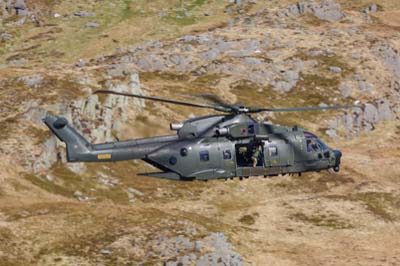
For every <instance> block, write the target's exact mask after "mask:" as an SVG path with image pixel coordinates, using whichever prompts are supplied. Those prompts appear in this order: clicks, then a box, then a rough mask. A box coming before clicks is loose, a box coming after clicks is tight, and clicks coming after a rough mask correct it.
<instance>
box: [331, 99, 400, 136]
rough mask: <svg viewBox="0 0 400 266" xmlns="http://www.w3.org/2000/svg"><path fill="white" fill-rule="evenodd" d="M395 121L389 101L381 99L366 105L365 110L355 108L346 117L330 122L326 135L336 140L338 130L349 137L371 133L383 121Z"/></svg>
mask: <svg viewBox="0 0 400 266" xmlns="http://www.w3.org/2000/svg"><path fill="white" fill-rule="evenodd" d="M392 119H394V112H393V108H392V107H391V104H390V101H389V100H388V99H380V100H377V101H375V102H374V103H367V104H365V106H364V108H362V109H361V108H354V109H353V110H352V111H351V112H348V113H347V114H345V115H342V116H340V117H337V118H334V119H333V120H331V121H329V123H328V125H329V128H328V129H327V130H326V133H327V134H328V135H329V136H330V137H332V138H336V137H337V136H338V135H337V130H338V129H340V128H343V129H344V131H345V132H346V135H347V136H352V135H353V134H357V133H360V132H369V131H371V130H373V129H374V128H375V125H376V124H377V123H379V122H382V121H387V120H392Z"/></svg>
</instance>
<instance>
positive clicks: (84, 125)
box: [20, 65, 144, 173]
mask: <svg viewBox="0 0 400 266" xmlns="http://www.w3.org/2000/svg"><path fill="white" fill-rule="evenodd" d="M116 68H117V69H118V68H125V72H123V73H122V72H121V75H117V76H118V79H113V77H111V76H109V74H108V75H107V74H105V76H106V77H108V81H106V82H105V87H106V88H107V89H109V90H114V91H118V92H127V93H135V94H141V93H142V90H141V88H140V82H139V76H138V73H137V72H136V71H134V70H132V69H130V70H129V68H127V67H126V66H122V65H120V66H118V67H115V66H110V67H108V68H107V69H106V70H105V73H110V71H111V73H114V72H112V71H113V70H114V71H115V70H116ZM114 74H115V73H114ZM20 81H21V82H24V83H25V84H26V86H28V87H32V88H37V87H40V85H41V84H42V82H43V76H40V75H39V76H27V77H22V78H20ZM88 93H89V96H88V97H87V98H83V99H79V100H74V101H72V102H67V103H64V104H59V105H58V111H57V112H56V113H57V114H58V115H61V116H65V117H66V118H67V119H68V121H69V122H70V123H71V124H72V126H73V127H74V128H75V129H77V130H78V132H80V133H81V134H82V135H83V136H84V137H85V138H87V139H88V140H89V141H90V142H96V143H100V142H111V141H115V140H116V139H118V132H119V131H120V129H121V128H120V127H121V123H124V122H125V121H127V119H128V113H129V110H131V109H132V107H135V108H136V110H138V111H140V110H141V108H143V107H144V102H143V101H142V100H137V99H130V98H126V97H119V96H116V95H107V96H105V97H103V99H102V101H100V99H99V97H98V95H95V94H92V93H91V91H88ZM26 109H27V110H28V111H27V112H26V113H25V114H24V119H25V120H28V121H30V122H33V123H34V124H36V125H40V124H41V123H42V122H41V118H42V117H44V116H45V115H46V113H47V111H46V110H45V109H43V108H42V107H40V105H39V104H38V103H37V102H31V103H30V104H29V106H27V107H26ZM63 145H64V144H61V142H59V141H57V139H56V138H55V137H54V136H51V137H49V138H47V139H45V140H44V142H43V144H42V145H41V148H40V151H38V152H36V153H35V157H34V158H28V163H27V164H26V165H27V167H28V169H29V170H30V171H32V172H41V171H44V170H47V169H49V168H50V167H51V166H52V165H53V164H54V163H55V162H56V161H57V160H59V159H61V161H63V162H65V161H66V158H65V151H64V150H63ZM68 167H69V168H70V170H71V171H73V172H76V173H80V172H81V171H83V170H85V166H84V164H80V163H78V164H77V163H75V164H69V165H68Z"/></svg>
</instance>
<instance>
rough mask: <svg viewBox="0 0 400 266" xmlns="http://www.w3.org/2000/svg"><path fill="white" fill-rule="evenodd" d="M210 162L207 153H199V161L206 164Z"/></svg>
mask: <svg viewBox="0 0 400 266" xmlns="http://www.w3.org/2000/svg"><path fill="white" fill-rule="evenodd" d="M209 160H210V154H209V153H208V151H201V152H200V161H202V162H207V161H209Z"/></svg>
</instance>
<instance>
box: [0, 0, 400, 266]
mask: <svg viewBox="0 0 400 266" xmlns="http://www.w3.org/2000/svg"><path fill="white" fill-rule="evenodd" d="M399 15H400V4H399V3H397V1H395V0H382V1H379V3H378V2H373V1H369V0H357V1H344V0H343V1H342V0H337V1H333V0H322V1H321V2H320V1H300V2H297V1H291V0H290V1H289V0H286V1H276V0H270V1H267V0H265V1H261V0H258V1H246V0H242V1H216V0H209V1H204V0H188V1H167V2H165V1H158V0H156V1H144V0H135V1H130V0H111V1H96V0H90V1H80V2H79V1H74V0H67V1H59V0H51V1H50V0H32V1H19V0H17V1H4V0H0V111H1V112H0V125H1V127H0V155H1V160H0V265H169V266H172V265H400V252H399V251H398V247H399V246H400V240H399V239H398V237H397V232H398V231H399V229H400V183H399V180H400V168H399V167H398V162H399V158H400V144H399V143H400V142H399V141H400V137H399V134H400V122H399V115H400V53H399V51H400V35H399V29H400V20H399V17H400V16H399ZM100 88H103V89H112V90H117V91H122V92H131V93H143V94H146V95H153V96H160V97H167V98H176V99H181V100H187V99H188V98H187V97H185V95H186V94H196V93H213V94H216V95H218V96H219V97H221V98H223V99H224V100H227V101H230V102H232V103H234V102H240V103H244V104H247V105H251V106H266V107H296V106H323V105H331V104H332V105H334V104H354V103H363V104H365V108H362V109H361V108H354V109H353V110H348V111H346V112H345V111H323V112H304V113H290V114H288V113H274V114H272V113H265V114H264V113H263V114H258V115H257V116H256V118H257V119H258V120H260V121H267V120H268V121H272V122H273V123H276V124H282V125H288V126H293V125H299V126H301V127H303V128H307V129H309V130H310V131H311V132H314V133H316V134H317V135H318V136H319V137H321V138H322V139H324V141H326V143H327V144H328V145H329V146H330V147H334V148H337V149H340V150H341V151H342V152H343V158H342V170H341V172H339V173H330V172H320V173H307V174H304V175H302V176H278V177H274V178H267V179H265V178H263V177H255V178H250V179H245V180H242V181H240V180H239V179H234V180H227V181H224V180H216V181H209V182H200V181H194V182H173V181H169V180H161V179H155V178H151V177H143V176H138V175H137V173H141V172H146V171H153V170H154V169H153V168H152V167H151V166H149V165H147V164H145V163H144V162H138V161H126V162H117V163H103V164H90V163H87V164H83V163H77V164H67V163H66V158H65V147H64V145H63V144H62V143H61V142H59V141H58V140H56V138H55V137H54V136H52V135H51V133H50V132H49V131H48V130H47V128H46V127H45V126H44V125H43V123H42V122H41V118H42V117H43V116H44V115H45V114H46V113H48V112H49V113H53V114H58V115H64V116H66V117H67V119H68V120H69V121H70V122H71V123H72V124H73V125H74V127H75V128H77V129H78V130H79V131H80V132H81V133H82V134H83V135H84V136H85V137H86V138H88V139H90V140H91V141H92V142H94V143H100V142H105V141H115V140H125V139H132V138H138V137H150V136H155V135H163V134H170V131H169V123H170V122H180V121H183V120H185V119H188V118H190V117H194V116H200V115H206V114H209V113H210V112H208V111H204V110H201V109H193V108H189V107H181V106H173V105H168V104H163V103H155V102H149V101H141V100H132V99H123V98H121V97H118V96H107V97H105V96H101V97H100V96H97V95H93V94H92V92H93V91H95V90H96V89H100ZM211 113H212V112H211Z"/></svg>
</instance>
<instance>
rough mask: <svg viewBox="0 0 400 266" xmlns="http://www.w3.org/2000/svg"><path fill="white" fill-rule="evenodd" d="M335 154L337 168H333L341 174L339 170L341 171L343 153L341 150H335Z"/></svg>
mask: <svg viewBox="0 0 400 266" xmlns="http://www.w3.org/2000/svg"><path fill="white" fill-rule="evenodd" d="M333 154H334V155H335V159H336V162H335V166H334V167H333V170H334V171H335V172H339V170H340V159H341V158H342V152H341V151H339V150H334V151H333Z"/></svg>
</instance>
